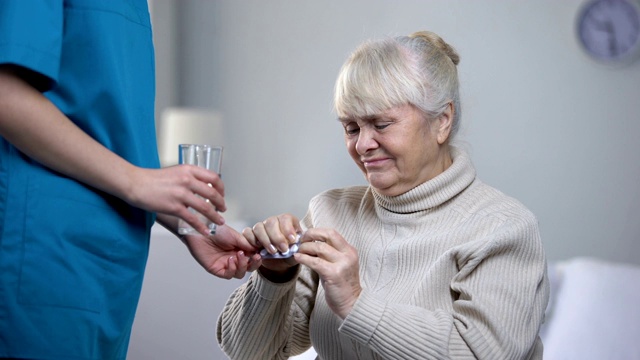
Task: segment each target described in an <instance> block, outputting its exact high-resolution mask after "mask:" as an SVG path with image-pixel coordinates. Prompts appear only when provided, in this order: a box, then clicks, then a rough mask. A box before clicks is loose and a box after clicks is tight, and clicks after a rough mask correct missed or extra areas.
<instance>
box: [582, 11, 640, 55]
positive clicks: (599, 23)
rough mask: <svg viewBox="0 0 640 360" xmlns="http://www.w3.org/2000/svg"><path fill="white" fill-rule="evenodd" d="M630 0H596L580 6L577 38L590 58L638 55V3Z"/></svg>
mask: <svg viewBox="0 0 640 360" xmlns="http://www.w3.org/2000/svg"><path fill="white" fill-rule="evenodd" d="M632 1H635V0H595V1H592V2H590V3H588V4H587V5H586V6H585V7H584V8H583V9H582V12H581V13H580V16H579V18H578V38H579V40H580V42H581V44H582V46H583V48H584V50H585V51H586V52H587V53H588V54H589V55H591V56H592V57H593V58H595V59H597V60H600V61H612V62H617V61H621V60H625V59H629V58H631V57H634V56H635V55H638V53H639V49H640V6H639V5H638V4H637V3H632Z"/></svg>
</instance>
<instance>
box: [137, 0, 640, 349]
mask: <svg viewBox="0 0 640 360" xmlns="http://www.w3.org/2000/svg"><path fill="white" fill-rule="evenodd" d="M167 2H169V3H171V2H172V1H170V0H155V3H156V4H155V5H154V11H155V8H156V7H158V6H157V5H158V4H159V3H163V4H166V3H167ZM582 4H583V1H582V0H563V1H556V0H540V1H529V2H522V1H520V2H509V1H481V2H480V1H449V0H430V1H424V0H405V1H401V2H398V1H392V0H386V1H381V0H378V1H370V0H324V1H310V0H307V1H287V0H271V1H261V0H243V1H231V0H219V1H211V0H188V1H180V2H179V5H178V6H179V8H177V9H176V10H175V11H174V12H172V14H173V16H175V17H177V26H176V31H177V33H178V34H177V38H176V39H177V40H176V41H177V42H178V44H175V46H176V47H177V49H179V50H176V51H177V52H178V54H177V55H178V59H177V60H176V63H177V69H175V70H176V71H177V73H175V74H174V75H175V76H176V78H177V80H176V81H175V87H172V86H171V84H167V83H162V82H159V83H158V87H159V88H160V89H164V90H163V91H167V88H170V89H171V88H173V89H174V90H173V92H172V94H173V95H172V96H173V98H171V96H169V97H165V99H175V101H174V103H171V104H169V103H167V104H168V105H181V106H193V107H208V108H214V109H216V110H218V111H220V112H222V113H223V114H224V116H225V121H226V123H225V129H226V135H225V136H226V137H227V141H226V148H225V160H224V164H223V174H224V179H225V184H226V190H227V197H228V198H229V199H233V200H235V201H234V203H236V202H237V203H238V204H240V205H241V208H237V209H234V210H236V211H239V212H240V213H241V214H242V218H243V219H246V220H248V221H250V222H253V221H256V220H262V219H263V218H264V217H266V216H269V215H273V214H277V213H281V212H293V213H294V214H297V215H299V216H303V215H304V212H305V209H306V205H307V202H308V200H309V198H310V197H311V196H313V195H315V194H316V193H318V192H320V191H322V190H325V189H328V188H333V187H340V186H346V185H352V184H361V183H363V178H362V175H361V174H360V173H359V171H358V170H357V168H356V167H355V165H354V164H352V162H351V160H350V159H349V157H348V156H347V154H346V151H345V149H344V145H343V142H342V131H341V127H340V126H339V125H338V123H337V122H336V121H335V114H334V113H333V112H332V107H331V106H332V104H331V100H332V90H333V84H334V80H335V78H336V75H337V72H338V70H339V68H340V66H341V65H342V63H343V61H344V60H345V58H346V56H347V55H348V54H349V53H350V52H351V51H352V50H353V49H354V48H355V47H356V46H357V45H358V44H360V43H361V42H362V41H364V40H365V39H368V38H371V37H379V36H384V35H396V34H408V33H410V32H413V31H416V30H422V29H427V30H432V31H435V32H437V33H439V34H440V35H441V36H442V37H443V38H444V39H445V40H446V41H448V42H449V43H450V44H452V45H453V46H454V47H455V48H456V49H457V50H458V51H459V53H460V55H461V63H460V66H459V71H460V80H461V85H462V102H463V117H462V123H463V129H462V131H461V133H460V138H461V140H463V141H464V142H465V143H467V146H468V148H469V149H470V151H471V154H472V158H473V159H474V162H475V164H476V167H477V169H478V174H479V177H480V178H481V179H482V180H484V181H485V182H487V183H489V184H491V185H493V186H495V187H497V188H499V189H501V190H502V191H504V192H506V193H507V194H510V195H512V196H514V197H516V198H518V199H519V200H521V201H522V202H523V203H524V204H525V205H527V206H528V207H529V208H530V209H532V210H533V211H534V212H535V213H536V214H537V216H538V218H539V220H540V226H541V232H542V236H543V241H544V243H545V246H546V250H547V254H548V256H549V259H550V260H552V261H555V260H561V259H566V258H569V257H573V256H578V255H587V256H597V257H601V258H604V259H609V260H615V261H625V262H632V263H636V264H640V256H639V255H640V221H639V220H640V216H639V215H638V214H639V211H640V189H639V187H638V183H639V181H638V180H640V162H639V161H638V155H637V154H639V153H640V141H638V135H639V134H640V121H639V120H640V115H639V114H640V112H639V109H640V108H639V106H638V97H639V96H638V95H639V94H640V61H637V62H636V63H634V64H632V65H631V66H627V67H624V68H609V67H605V66H602V65H600V64H596V63H594V62H593V61H591V60H589V59H588V58H587V57H586V56H585V55H584V54H583V53H582V51H581V50H580V48H579V46H578V44H577V42H576V37H575V34H574V26H575V18H576V14H577V12H578V9H579V8H580V6H581V5H582ZM165 6H166V5H165ZM167 23H170V22H167ZM164 25H166V24H165V23H163V22H156V23H154V27H155V31H156V35H157V34H159V31H162V30H161V28H162V27H163V26H164ZM161 41H163V40H162V39H161ZM164 56H168V55H166V54H165V55H164ZM158 61H160V62H162V61H163V60H162V59H159V60H158ZM169 78H170V79H172V78H171V77H169ZM159 81H160V77H159ZM164 101H165V102H167V101H169V100H164ZM153 246H155V248H153V249H152V250H153V252H152V254H151V258H150V267H149V269H148V272H147V278H146V280H145V290H144V291H143V300H144V301H143V302H141V311H139V316H147V317H146V318H143V320H136V326H137V328H136V329H137V330H136V329H134V330H135V331H134V337H133V338H132V348H134V349H135V350H136V353H137V354H141V353H140V352H139V350H140V349H141V348H143V349H146V350H147V351H152V350H153V349H151V348H150V347H152V346H153V342H151V340H150V339H154V340H153V341H155V342H156V343H158V342H160V343H163V344H164V347H166V346H167V344H170V343H169V342H167V341H165V339H163V338H162V337H161V335H160V334H154V333H153V331H160V330H159V327H155V328H154V326H153V324H154V321H156V322H157V321H163V319H164V320H166V316H169V315H166V316H165V317H164V318H161V319H158V317H162V316H163V315H162V314H161V313H160V312H157V313H154V314H153V316H151V315H150V313H149V311H150V309H154V308H157V304H155V303H154V302H153V298H154V297H156V296H158V293H157V291H160V289H163V290H162V291H164V293H161V296H175V301H174V303H175V304H176V308H173V307H170V306H169V307H168V308H167V310H166V311H167V312H170V311H183V310H182V307H191V309H192V311H193V312H197V311H200V312H203V313H204V315H203V316H202V317H201V318H200V319H199V321H200V323H197V324H196V323H194V321H196V320H194V319H185V320H184V321H183V322H180V321H179V319H181V318H183V317H181V316H173V317H171V319H172V324H173V326H174V327H175V328H176V329H182V328H193V327H196V328H198V327H207V326H208V327H209V328H210V331H211V333H210V335H211V336H213V334H214V333H213V331H214V329H215V328H214V323H212V322H213V319H215V317H217V314H218V312H219V310H220V308H221V306H222V305H220V304H224V301H225V299H226V297H227V295H228V293H229V291H231V289H232V288H233V287H234V286H236V285H237V284H236V283H226V282H224V281H222V280H217V279H212V280H210V281H209V280H204V279H201V278H200V277H199V276H200V275H201V274H200V273H199V272H200V269H198V268H197V265H194V266H192V267H191V266H190V265H183V264H182V263H183V262H185V263H188V262H190V261H192V260H191V259H190V257H189V255H188V254H187V253H186V252H184V251H183V252H181V253H180V252H178V253H176V252H173V250H171V249H170V248H168V247H167V245H166V244H165V243H161V242H156V243H154V245H153ZM171 246H173V245H171ZM159 254H164V255H159ZM160 256H162V259H160V258H159V257H160ZM159 263H162V266H163V268H167V267H171V266H176V268H177V269H182V270H181V271H184V273H183V274H182V275H181V276H179V278H181V279H184V281H185V282H189V281H191V283H189V284H183V285H181V287H180V288H179V289H176V290H175V292H173V291H172V290H171V286H172V285H171V284H166V286H164V285H163V284H165V283H163V279H162V278H161V276H160V275H161V274H160V273H159V271H157V270H154V269H157V267H158V266H159V265H154V264H159ZM189 269H190V270H189ZM176 271H179V270H176ZM192 271H193V272H196V273H198V276H191V275H192V273H191V272H192ZM205 275H206V274H205ZM187 286H188V287H189V289H185V287H187ZM212 286H215V287H216V294H217V295H216V296H215V298H212V299H210V302H204V303H203V302H202V301H201V300H194V299H190V298H189V296H190V295H191V294H193V293H195V292H196V291H197V289H198V288H209V287H212ZM181 292H182V293H183V294H187V295H188V296H187V297H184V296H182V297H181ZM170 294H174V295H170ZM167 301H169V300H167ZM207 311H212V312H213V313H207ZM140 314H143V315H140ZM145 314H146V315H145ZM155 324H157V323H155ZM141 329H144V331H143V330H141ZM150 330H151V331H152V332H151V333H147V331H150ZM141 332H142V333H144V335H142V334H141ZM178 333H179V332H178ZM156 335H157V336H156ZM162 336H164V335H162ZM174 336H175V335H174ZM212 339H213V338H212ZM145 340H146V342H144V341H145ZM177 340H181V341H182V342H180V343H176V344H175V346H174V351H176V352H177V353H179V354H181V358H184V359H188V358H193V359H203V358H207V357H208V356H209V355H210V354H211V346H214V347H215V346H217V345H215V344H214V345H211V344H210V343H207V344H202V343H201V342H200V343H199V345H196V344H195V342H194V341H192V342H189V341H186V340H184V339H177ZM187 344H188V346H187ZM198 346H200V347H198ZM219 354H220V353H219V352H214V354H213V355H212V356H213V357H210V358H213V359H217V358H218V356H221V355H219ZM153 356H154V355H146V356H143V355H138V356H137V357H134V356H131V358H132V359H151V358H154V359H155V358H158V359H163V358H167V359H168V358H176V357H175V356H173V357H172V356H168V357H162V356H160V357H153ZM156 356H157V355H156ZM220 358H222V357H220Z"/></svg>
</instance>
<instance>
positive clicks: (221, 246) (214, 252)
mask: <svg viewBox="0 0 640 360" xmlns="http://www.w3.org/2000/svg"><path fill="white" fill-rule="evenodd" d="M182 240H183V242H184V243H185V244H186V245H187V248H188V249H189V252H190V253H191V255H192V256H193V258H194V259H196V261H197V262H198V263H199V264H200V265H201V266H202V267H203V268H204V269H205V270H207V272H209V273H210V274H213V275H215V276H217V277H220V278H223V279H231V278H236V279H242V278H243V277H244V276H245V275H246V273H247V272H248V271H254V270H256V269H257V268H258V267H259V266H260V255H259V254H257V253H256V252H255V251H256V249H255V248H254V247H253V246H252V245H251V244H250V243H249V242H248V241H247V240H246V239H245V238H244V237H243V236H242V235H241V234H240V233H239V232H237V231H235V230H234V229H232V228H230V227H228V226H219V227H218V228H217V229H216V234H215V235H213V236H201V235H186V236H184V237H182Z"/></svg>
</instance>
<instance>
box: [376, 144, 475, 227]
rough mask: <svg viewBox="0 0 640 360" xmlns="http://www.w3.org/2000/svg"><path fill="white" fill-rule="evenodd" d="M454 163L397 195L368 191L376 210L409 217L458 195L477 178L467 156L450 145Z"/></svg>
mask: <svg viewBox="0 0 640 360" xmlns="http://www.w3.org/2000/svg"><path fill="white" fill-rule="evenodd" d="M451 158H452V159H453V163H452V164H451V166H449V168H448V169H446V170H445V171H444V172H442V173H441V174H440V175H438V176H436V177H435V178H433V179H431V180H429V181H427V182H424V183H422V184H421V185H418V186H416V187H415V188H413V189H411V190H409V191H407V192H406V193H404V194H401V195H397V196H385V195H381V194H379V193H378V192H376V191H375V189H373V188H371V187H370V189H371V191H372V193H373V196H374V198H375V203H376V207H382V208H383V209H385V210H387V211H390V212H392V213H397V214H411V213H416V212H419V211H425V210H429V209H432V208H434V207H436V206H439V205H442V204H443V203H445V202H446V201H448V200H450V199H452V198H453V197H455V196H456V195H458V194H459V193H460V192H461V191H462V190H464V189H465V188H466V187H467V186H469V185H470V184H471V183H472V182H473V180H474V179H475V178H476V170H475V168H474V166H473V164H472V163H471V159H470V158H469V155H468V154H467V153H466V152H465V151H464V150H462V149H459V148H457V147H454V146H451Z"/></svg>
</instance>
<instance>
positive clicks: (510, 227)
mask: <svg viewBox="0 0 640 360" xmlns="http://www.w3.org/2000/svg"><path fill="white" fill-rule="evenodd" d="M452 153H453V165H451V166H450V167H449V168H448V169H447V170H446V171H445V172H444V173H442V174H440V175H439V176H437V177H436V178H434V179H432V180H430V181H428V182H426V183H424V184H422V185H420V186H418V187H416V188H414V189H412V190H411V191H409V192H407V193H405V194H402V195H400V196H396V197H385V196H381V195H380V194H377V193H376V192H375V191H373V190H372V189H371V188H369V187H350V188H345V189H337V190H331V191H327V192H325V193H322V194H320V195H318V196H316V197H315V198H313V199H312V200H311V203H310V206H309V210H308V213H307V215H306V217H305V218H304V220H303V223H304V226H306V227H307V228H311V227H329V228H335V229H337V230H338V231H339V232H340V233H341V234H342V235H343V236H344V238H345V239H347V241H349V242H350V243H351V244H352V245H353V246H354V247H356V248H357V250H358V254H359V260H360V281H361V285H362V287H363V290H362V293H361V295H360V297H359V299H358V301H357V302H356V304H355V306H354V307H353V310H352V311H351V313H350V314H349V315H348V316H347V318H346V319H344V321H342V320H341V319H340V318H339V317H338V316H337V315H335V314H333V313H332V312H331V310H330V309H329V308H328V306H327V303H326V301H325V294H324V291H323V288H322V285H321V284H320V282H319V278H318V276H317V274H316V273H314V272H313V271H311V270H310V269H309V268H307V267H301V268H300V271H299V273H298V275H297V277H296V278H295V279H294V280H292V281H290V282H287V283H281V284H276V283H271V282H269V281H268V280H266V279H265V278H263V277H262V276H261V275H260V273H259V272H255V273H253V274H252V276H251V277H250V279H249V280H248V281H247V282H246V283H245V284H243V285H242V286H241V287H240V288H238V289H237V290H236V291H235V292H234V293H233V294H232V295H231V297H230V298H229V300H228V302H227V304H226V306H225V308H224V311H223V313H222V315H221V316H220V318H219V320H218V331H217V337H218V342H219V343H220V344H221V347H222V349H223V350H224V351H225V352H226V353H227V355H229V357H230V358H231V359H256V360H266V359H287V358H288V357H289V356H290V355H295V354H299V353H302V352H304V351H305V350H306V349H307V348H308V347H309V346H310V345H311V344H313V346H314V348H315V350H316V352H317V353H318V355H319V358H320V359H326V360H355V359H421V360H423V359H449V358H451V359H473V358H477V359H490V360H498V359H509V360H512V359H542V343H541V341H540V338H539V337H538V330H539V328H540V324H541V323H542V321H543V316H544V310H545V307H546V305H547V301H548V297H549V283H548V279H547V276H546V260H545V255H544V251H543V247H542V243H541V240H540V235H539V231H538V225H537V220H536V218H535V216H534V215H533V214H532V213H531V212H530V211H528V210H527V209H526V208H525V207H524V206H523V205H522V204H520V203H519V202H518V201H516V200H514V199H512V198H510V197H507V196H506V195H504V194H503V193H501V192H499V191H497V190H495V189H493V188H491V187H489V186H487V185H485V184H484V183H482V182H480V181H479V180H477V179H476V172H475V169H474V167H473V165H472V163H471V161H470V159H469V157H468V155H467V154H466V153H465V152H464V151H461V150H458V149H455V148H454V149H453V152H452Z"/></svg>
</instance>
